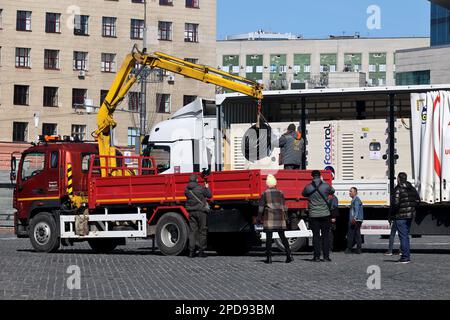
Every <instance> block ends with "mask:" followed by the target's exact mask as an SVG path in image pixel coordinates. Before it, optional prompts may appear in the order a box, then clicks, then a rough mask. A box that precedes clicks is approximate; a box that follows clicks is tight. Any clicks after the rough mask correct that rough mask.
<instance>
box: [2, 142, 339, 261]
mask: <svg viewBox="0 0 450 320" xmlns="http://www.w3.org/2000/svg"><path fill="white" fill-rule="evenodd" d="M116 158H117V159H116V162H117V167H116V168H115V170H122V171H128V172H131V173H132V175H128V176H127V175H122V176H108V177H102V176H101V174H100V171H101V169H105V168H104V167H100V161H99V156H98V146H97V144H94V143H86V142H69V141H53V142H42V143H39V144H37V145H36V146H32V147H30V148H29V149H27V150H25V151H24V152H23V154H22V157H21V159H20V162H19V165H18V174H17V182H16V187H15V190H14V202H13V203H14V208H15V209H17V212H16V214H15V219H14V220H15V233H16V234H17V236H18V237H24V238H26V237H29V238H30V241H31V243H32V245H33V247H34V248H35V250H36V251H41V252H52V251H55V250H57V249H58V248H59V247H60V245H61V244H62V245H71V244H73V243H74V242H77V241H88V242H89V245H90V246H91V248H92V249H93V250H95V251H97V252H109V251H112V250H113V249H114V248H115V247H116V246H118V245H123V244H125V240H126V238H147V237H150V236H155V239H156V243H157V246H158V247H159V249H160V250H161V251H162V252H163V254H165V255H178V254H181V253H182V252H183V251H185V249H186V247H187V244H188V220H189V213H188V212H187V211H186V209H185V208H184V203H185V200H186V198H185V196H184V190H185V187H186V185H187V183H188V180H189V179H188V178H189V175H190V174H189V173H179V174H158V172H157V167H156V165H155V161H154V159H153V158H150V157H147V158H144V157H123V156H117V157H116ZM11 163H12V164H14V163H15V159H13V161H11ZM106 163H107V162H106ZM131 163H135V164H137V165H134V167H133V165H132V164H131ZM143 163H148V164H150V165H146V166H143V165H142V164H143ZM69 165H70V166H71V170H72V172H71V177H72V178H71V177H70V174H69V176H68V169H69V168H68V167H69ZM11 169H12V175H13V176H15V175H16V173H15V172H16V170H15V165H13V166H12V168H11ZM106 169H109V168H106ZM269 173H274V174H275V176H276V178H277V180H278V187H279V188H280V189H281V190H282V191H283V192H284V194H285V197H286V201H287V206H288V208H289V209H290V210H295V211H297V210H300V209H304V208H306V206H307V201H306V199H304V198H302V197H301V191H302V190H303V188H304V186H305V185H306V184H307V183H309V181H310V179H311V178H310V171H300V170H289V171H288V170H280V171H275V172H274V171H261V170H242V171H222V172H211V173H210V175H208V176H205V175H204V174H202V173H197V174H198V175H199V182H200V183H202V182H203V181H204V179H207V181H208V183H209V187H210V189H211V191H212V194H213V197H212V212H211V213H210V215H209V221H208V241H209V244H210V245H211V246H212V247H213V249H215V250H216V251H218V252H219V253H245V252H246V251H247V250H248V249H249V248H250V246H251V245H253V244H254V243H255V240H257V237H256V232H255V230H254V228H253V217H254V216H256V214H257V208H258V199H259V198H260V195H261V193H262V192H263V191H264V190H265V189H266V185H265V178H266V176H267V174H269ZM323 176H324V178H325V180H326V181H328V182H330V181H331V174H330V173H329V172H328V171H324V172H323ZM71 180H72V181H71ZM71 186H72V188H73V191H72V190H70V189H71ZM71 192H72V193H73V194H74V195H78V196H84V197H87V199H88V201H87V203H86V204H85V206H84V207H81V208H78V209H77V208H74V207H73V206H71V201H70V196H71ZM81 218H84V219H85V220H84V224H85V229H86V228H87V230H85V233H84V234H80V232H79V225H77V224H82V223H83V222H80V221H82V220H83V219H81Z"/></svg>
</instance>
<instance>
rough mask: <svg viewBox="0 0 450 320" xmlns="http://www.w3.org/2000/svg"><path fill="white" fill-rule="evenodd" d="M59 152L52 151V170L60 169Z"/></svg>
mask: <svg viewBox="0 0 450 320" xmlns="http://www.w3.org/2000/svg"><path fill="white" fill-rule="evenodd" d="M58 158H59V156H58V151H52V153H51V154H50V168H58Z"/></svg>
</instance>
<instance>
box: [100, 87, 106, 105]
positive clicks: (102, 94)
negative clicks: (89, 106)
mask: <svg viewBox="0 0 450 320" xmlns="http://www.w3.org/2000/svg"><path fill="white" fill-rule="evenodd" d="M107 94H108V90H100V106H101V105H102V104H103V101H105V99H106V95H107Z"/></svg>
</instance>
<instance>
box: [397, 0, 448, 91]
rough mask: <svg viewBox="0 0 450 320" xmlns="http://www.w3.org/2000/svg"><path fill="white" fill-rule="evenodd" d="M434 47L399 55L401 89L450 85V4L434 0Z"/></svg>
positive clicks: (400, 52)
mask: <svg viewBox="0 0 450 320" xmlns="http://www.w3.org/2000/svg"><path fill="white" fill-rule="evenodd" d="M430 21H431V22H430V24H431V29H430V42H431V43H430V44H431V46H428V47H418V48H413V49H409V50H399V51H398V52H397V53H396V61H397V75H396V84H397V85H416V84H448V83H450V2H449V1H446V0H431V17H430Z"/></svg>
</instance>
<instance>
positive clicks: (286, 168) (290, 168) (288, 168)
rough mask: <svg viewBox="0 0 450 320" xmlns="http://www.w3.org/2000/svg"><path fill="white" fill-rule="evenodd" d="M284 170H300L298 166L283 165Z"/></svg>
mask: <svg viewBox="0 0 450 320" xmlns="http://www.w3.org/2000/svg"><path fill="white" fill-rule="evenodd" d="M284 170H300V165H299V164H285V165H284Z"/></svg>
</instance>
